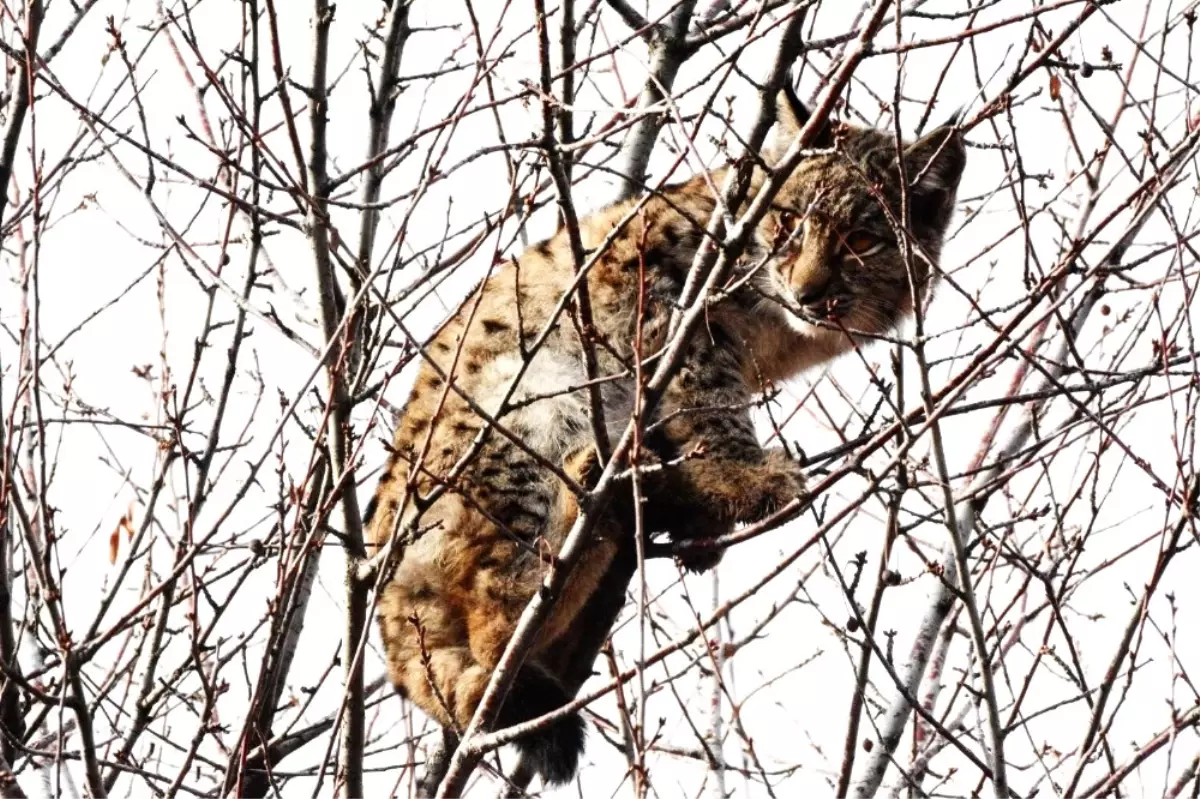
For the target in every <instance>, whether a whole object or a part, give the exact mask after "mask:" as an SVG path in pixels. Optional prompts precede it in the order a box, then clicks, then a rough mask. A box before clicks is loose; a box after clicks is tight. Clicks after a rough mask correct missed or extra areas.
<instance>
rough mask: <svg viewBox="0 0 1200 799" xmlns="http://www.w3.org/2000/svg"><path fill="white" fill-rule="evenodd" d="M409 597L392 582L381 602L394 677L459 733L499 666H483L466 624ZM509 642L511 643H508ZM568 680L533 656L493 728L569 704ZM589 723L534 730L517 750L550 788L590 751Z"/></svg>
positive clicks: (404, 692)
mask: <svg viewBox="0 0 1200 799" xmlns="http://www.w3.org/2000/svg"><path fill="white" fill-rule="evenodd" d="M413 600H414V597H411V596H408V597H406V596H405V591H404V589H403V588H402V587H401V586H400V585H397V583H395V582H393V583H392V584H391V585H389V587H388V589H387V590H386V591H385V594H384V596H383V598H382V599H381V601H380V613H379V617H380V629H381V633H382V637H383V640H384V643H385V649H386V653H387V662H388V674H389V677H390V678H391V681H392V684H393V685H394V686H395V688H396V690H397V692H398V693H399V694H400V696H401V697H403V698H406V699H408V700H410V701H412V702H413V703H414V704H415V705H417V706H418V707H419V708H421V710H423V711H424V712H425V713H426V714H428V715H429V716H430V717H431V718H433V719H434V720H435V721H436V722H438V723H439V724H441V725H442V726H443V727H444V728H445V729H447V730H450V731H453V732H455V733H458V732H461V731H462V730H464V729H466V727H467V726H468V725H469V724H470V723H471V719H472V717H473V716H474V715H475V711H476V709H477V708H478V707H479V703H480V701H481V700H482V699H483V694H484V692H485V691H486V689H487V685H488V682H489V680H490V679H491V676H492V672H493V670H494V668H495V665H496V664H495V663H494V662H492V663H482V662H480V661H479V659H478V658H477V657H476V654H475V652H474V651H473V650H472V647H470V646H468V645H467V636H466V630H465V629H464V625H463V624H461V623H456V622H455V620H454V619H453V618H452V617H451V616H450V614H448V613H447V612H446V611H445V610H444V609H443V608H440V607H438V606H437V605H435V604H434V603H432V602H421V601H420V600H419V598H417V601H413ZM506 640H507V639H506ZM568 701H570V697H569V696H568V695H567V692H566V691H565V689H564V688H563V687H562V685H561V683H560V682H559V681H558V680H557V679H556V678H555V677H554V676H552V675H551V674H550V673H549V672H548V671H547V670H546V669H545V668H544V667H543V666H541V664H539V663H538V662H537V661H536V660H534V659H531V660H530V661H529V662H527V663H526V664H525V665H524V666H522V668H521V670H520V671H519V672H518V673H517V677H516V679H515V680H514V682H513V684H512V687H511V688H510V690H509V693H508V696H507V698H506V700H505V702H504V704H503V705H502V707H501V709H500V713H499V714H498V716H497V717H496V719H495V721H494V722H493V725H492V726H493V728H496V729H499V728H503V727H510V726H512V725H514V724H520V723H522V722H526V721H530V720H532V719H534V718H537V717H538V716H541V715H544V714H546V713H549V712H550V711H552V710H556V709H558V708H560V707H562V706H563V705H564V704H566V703H567V702H568ZM584 738H585V729H584V723H583V719H582V718H581V717H580V716H579V714H578V713H572V714H570V715H568V716H565V717H564V718H561V719H558V720H556V721H555V722H553V723H551V724H549V725H547V726H546V727H544V728H543V729H541V730H538V731H535V732H531V733H529V734H527V735H525V736H523V737H522V738H520V739H519V740H518V741H517V742H516V747H517V748H518V750H519V751H520V752H521V753H522V755H524V756H525V757H526V758H527V759H528V761H529V762H530V763H531V764H532V765H534V766H536V767H537V769H538V772H539V773H540V774H541V775H542V779H543V780H545V781H546V782H547V783H548V784H554V785H558V784H562V783H565V782H568V781H570V779H571V778H572V777H573V776H574V774H575V772H576V770H577V769H578V765H579V758H580V756H581V755H582V753H583V747H584Z"/></svg>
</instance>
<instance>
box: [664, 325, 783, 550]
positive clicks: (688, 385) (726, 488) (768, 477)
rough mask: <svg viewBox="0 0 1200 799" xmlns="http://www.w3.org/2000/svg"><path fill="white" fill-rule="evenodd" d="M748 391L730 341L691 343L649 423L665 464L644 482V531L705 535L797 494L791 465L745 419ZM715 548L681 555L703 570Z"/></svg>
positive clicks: (764, 513)
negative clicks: (688, 354)
mask: <svg viewBox="0 0 1200 799" xmlns="http://www.w3.org/2000/svg"><path fill="white" fill-rule="evenodd" d="M752 396H753V394H752V392H751V391H750V390H749V389H748V388H747V387H746V385H745V384H744V383H743V382H742V376H741V370H740V365H739V364H738V361H737V353H736V351H734V350H733V348H732V346H729V347H712V346H710V347H705V348H698V349H697V351H696V352H695V353H694V354H693V355H692V356H691V357H689V359H688V361H687V362H686V363H685V364H684V366H683V368H682V369H681V370H680V372H679V374H678V375H676V377H675V380H674V381H673V382H672V384H671V386H670V387H669V388H668V390H667V394H666V395H665V396H664V398H663V405H662V408H661V412H660V414H659V422H658V423H657V424H656V425H655V426H654V428H652V430H653V432H654V433H655V435H653V436H651V437H650V440H651V441H656V442H657V443H659V447H658V448H659V449H663V450H667V451H665V452H659V453H658V454H659V455H660V456H662V457H664V460H666V459H671V460H673V461H674V463H673V465H671V466H670V467H668V468H667V469H665V470H664V471H663V472H662V474H661V475H660V476H659V477H657V478H656V479H654V480H653V481H651V490H650V491H649V492H648V494H649V496H648V502H647V508H646V511H647V513H646V516H647V522H648V527H649V529H665V530H667V531H668V532H670V533H671V535H672V536H673V537H674V538H676V539H680V538H711V537H715V536H719V535H721V534H723V533H727V532H729V531H730V530H732V529H733V527H734V525H736V524H739V523H748V522H754V521H758V520H759V519H762V518H764V517H766V516H768V515H770V514H771V513H773V512H774V511H776V510H778V509H779V508H781V507H783V506H784V505H786V504H787V503H788V502H790V501H792V500H793V499H795V498H797V497H801V496H803V495H804V476H803V473H802V472H801V469H800V466H799V464H797V463H796V462H795V461H793V460H792V459H791V458H789V457H788V456H787V454H786V453H785V452H784V451H783V450H781V449H768V450H764V449H763V448H762V447H761V446H760V445H759V443H758V439H757V437H756V436H755V433H754V424H753V422H752V421H751V419H750V408H749V406H750V402H751V398H752ZM720 555H721V553H720V552H712V553H708V552H703V553H696V554H694V555H689V556H687V557H686V558H682V559H681V562H682V564H683V565H684V566H685V567H687V568H689V569H692V570H696V571H703V570H705V569H708V568H712V566H714V565H716V563H717V561H718V560H720Z"/></svg>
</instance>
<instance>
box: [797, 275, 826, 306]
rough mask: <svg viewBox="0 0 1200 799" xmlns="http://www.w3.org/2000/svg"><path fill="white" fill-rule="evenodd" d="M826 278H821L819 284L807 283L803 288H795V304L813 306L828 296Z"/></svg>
mask: <svg viewBox="0 0 1200 799" xmlns="http://www.w3.org/2000/svg"><path fill="white" fill-rule="evenodd" d="M829 283H830V280H829V278H828V277H825V278H823V279H822V280H821V281H820V282H813V283H809V284H807V285H804V286H797V287H796V302H798V303H800V304H801V305H813V304H815V303H818V302H820V301H821V300H823V299H825V297H826V295H828V294H829Z"/></svg>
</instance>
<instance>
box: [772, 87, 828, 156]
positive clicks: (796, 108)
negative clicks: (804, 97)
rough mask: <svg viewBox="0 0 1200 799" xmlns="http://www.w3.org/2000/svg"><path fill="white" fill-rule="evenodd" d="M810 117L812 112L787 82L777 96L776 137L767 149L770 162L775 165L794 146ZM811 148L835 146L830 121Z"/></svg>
mask: <svg viewBox="0 0 1200 799" xmlns="http://www.w3.org/2000/svg"><path fill="white" fill-rule="evenodd" d="M810 116H812V114H811V112H809V110H808V108H807V107H806V106H805V105H804V103H802V102H800V98H799V97H797V96H796V90H795V89H794V88H792V83H791V81H790V80H788V81H786V82H785V83H784V85H783V88H782V89H780V90H779V94H777V95H776V96H775V135H774V137H773V138H772V140H771V144H770V146H769V147H768V148H767V153H766V154H767V160H768V162H770V163H775V162H776V161H778V160H779V158H780V157H781V156H782V155H783V154H784V153H785V152H787V149H788V148H789V147H791V146H792V142H794V141H795V140H796V137H797V136H799V135H800V131H802V130H804V126H805V124H807V123H808V118H809V117H810ZM810 146H811V147H813V148H822V147H832V146H833V125H832V123H831V122H830V121H829V120H828V119H826V120H825V124H824V125H823V126H822V127H821V130H820V131H818V132H817V137H816V139H814V140H813V142H812V144H811V145H810Z"/></svg>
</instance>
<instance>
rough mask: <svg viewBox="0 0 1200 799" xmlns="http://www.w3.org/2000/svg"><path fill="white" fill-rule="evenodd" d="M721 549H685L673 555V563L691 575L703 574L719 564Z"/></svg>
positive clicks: (721, 554)
mask: <svg viewBox="0 0 1200 799" xmlns="http://www.w3.org/2000/svg"><path fill="white" fill-rule="evenodd" d="M724 554H725V550H723V549H700V548H696V549H687V550H684V551H682V552H679V553H677V554H676V555H675V562H676V563H678V564H679V565H680V567H681V568H683V569H686V570H687V571H689V572H691V573H692V574H703V573H704V572H706V571H709V570H710V569H712V568H713V567H715V566H716V565H717V564H718V563H720V562H721V557H722V556H723V555H724Z"/></svg>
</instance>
